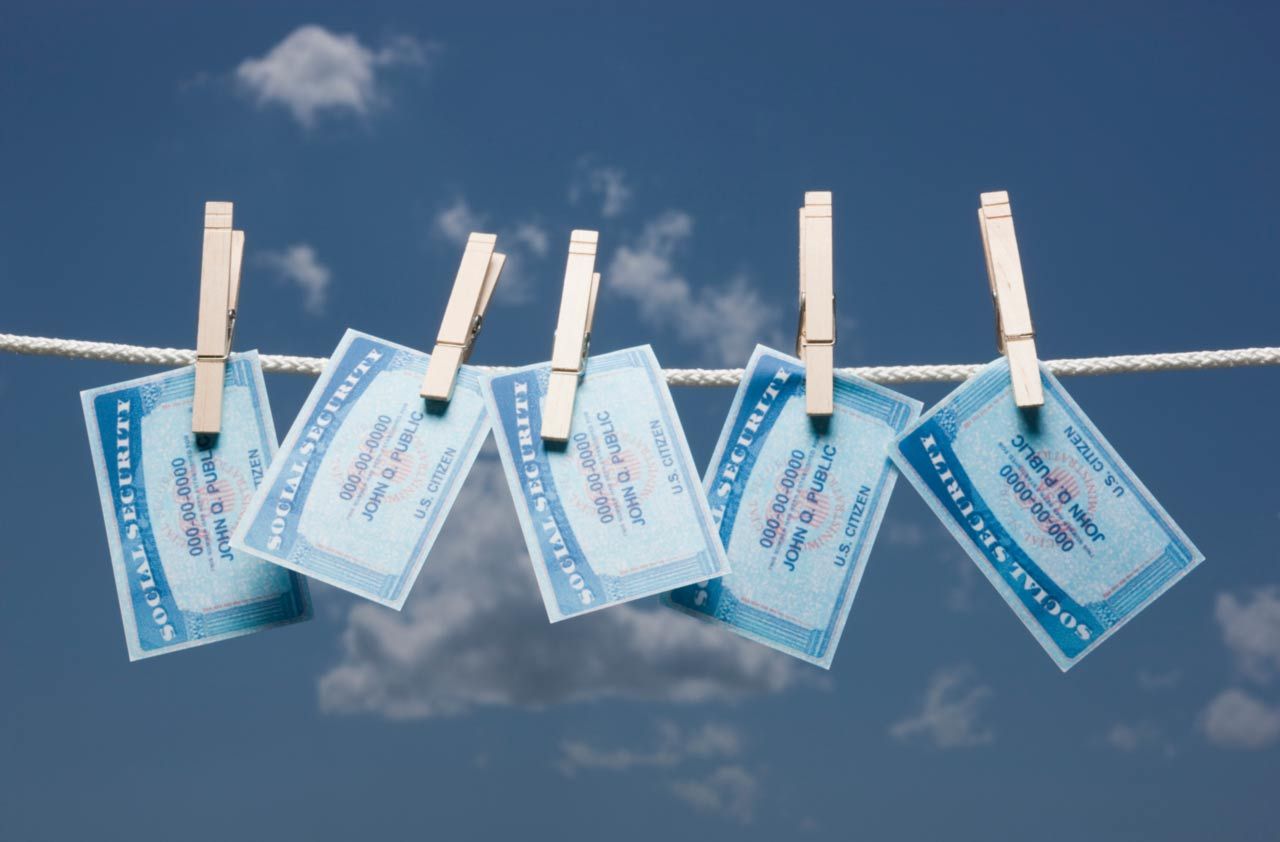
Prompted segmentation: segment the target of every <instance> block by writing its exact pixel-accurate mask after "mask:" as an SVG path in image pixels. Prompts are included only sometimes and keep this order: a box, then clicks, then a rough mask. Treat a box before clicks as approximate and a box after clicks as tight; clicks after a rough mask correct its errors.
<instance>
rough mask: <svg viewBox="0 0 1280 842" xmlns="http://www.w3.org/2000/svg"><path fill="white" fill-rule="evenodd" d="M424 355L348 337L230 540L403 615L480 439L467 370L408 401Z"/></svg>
mask: <svg viewBox="0 0 1280 842" xmlns="http://www.w3.org/2000/svg"><path fill="white" fill-rule="evenodd" d="M429 359H430V358H429V357H428V355H427V354H423V353H421V352H419V351H415V350H413V349H411V348H406V347H404V346H402V345H397V344H395V343H394V342H388V341H386V340H384V339H378V338H376V337H373V336H369V335H368V334H364V333H360V332H359V331H355V330H348V331H347V332H346V335H344V336H343V337H342V341H341V342H339V343H338V347H337V350H335V351H334V352H333V356H332V357H331V358H330V359H329V362H328V364H327V365H326V366H325V369H324V371H323V372H322V373H321V374H320V380H319V381H318V382H317V383H316V386H315V388H314V389H312V390H311V395H310V396H309V397H308V398H307V402H306V404H305V405H304V406H303V408H302V411H301V412H300V413H299V414H298V418H297V420H295V421H294V423H293V428H292V429H290V430H289V434H288V435H287V436H285V440H284V444H283V445H282V446H281V448H280V455H279V456H278V457H276V459H275V461H274V462H272V463H271V470H270V471H268V472H267V480H266V482H264V483H263V484H262V487H261V488H260V489H258V493H257V494H256V495H254V498H253V500H252V501H251V502H250V504H249V510H248V512H247V513H246V515H245V518H244V520H243V521H242V522H241V523H240V526H239V528H238V529H237V530H236V533H235V535H234V537H233V538H232V543H233V544H234V545H235V546H236V547H240V548H243V549H245V550H247V551H249V552H252V553H255V554H257V555H260V556H261V557H263V558H266V559H269V560H271V561H274V562H275V563H276V564H280V565H283V566H284V567H287V568H289V569H290V570H296V571H298V572H299V573H305V574H306V575H308V576H312V577H314V578H316V579H320V580H321V581H324V582H328V583H329V584H331V585H334V586H336V587H339V588H342V589H343V590H347V591H350V592H352V593H354V594H358V595H360V596H363V597H365V598H366V599H371V600H373V601H374V602H379V603H381V604H383V605H388V606H390V607H392V608H396V609H399V608H401V607H402V606H403V605H404V601H405V599H406V598H408V596H409V589H410V588H412V587H413V583H414V581H415V580H416V579H417V578H418V572H419V571H420V570H421V569H422V565H423V563H424V562H425V561H426V558H427V554H428V553H429V552H430V551H431V545H432V544H433V543H434V542H435V540H436V537H437V536H438V535H439V534H440V528H441V527H442V526H443V525H444V521H445V518H446V517H448V514H449V510H450V508H452V506H453V502H454V500H455V498H456V497H457V495H458V491H459V489H460V488H461V486H462V482H463V480H464V479H466V476H467V473H468V472H469V471H470V470H471V465H472V463H473V462H474V461H475V458H476V454H478V453H479V452H480V446H481V445H482V444H483V443H484V439H485V436H486V435H488V432H489V418H488V415H487V413H486V412H485V407H484V401H483V400H482V399H481V396H480V384H479V375H478V374H477V372H476V371H475V369H473V368H472V367H471V366H462V368H461V370H460V372H459V374H458V380H457V385H456V386H455V388H454V393H453V398H452V400H450V401H449V402H448V403H447V404H446V403H439V402H435V401H426V400H424V399H423V398H422V397H421V396H420V395H419V394H418V389H419V387H420V385H421V383H422V377H423V374H424V373H425V372H426V370H427V362H428V361H429Z"/></svg>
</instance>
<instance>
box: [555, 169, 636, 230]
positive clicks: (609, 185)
mask: <svg viewBox="0 0 1280 842" xmlns="http://www.w3.org/2000/svg"><path fill="white" fill-rule="evenodd" d="M587 194H591V195H593V196H597V197H599V199H600V215H601V216H603V217H604V218H605V219H612V218H613V217H616V216H619V215H620V214H621V213H622V212H623V211H625V210H626V209H627V205H629V204H630V203H631V187H630V185H628V184H627V176H626V173H624V172H623V171H622V170H621V169H619V168H618V167H601V166H593V165H592V164H591V163H590V162H589V161H586V160H583V161H580V162H579V163H578V169H577V172H576V173H575V174H574V177H573V181H572V182H571V183H570V185H569V201H570V203H572V204H575V205H576V204H578V202H580V201H581V200H582V199H583V198H584V197H585V196H586V195H587Z"/></svg>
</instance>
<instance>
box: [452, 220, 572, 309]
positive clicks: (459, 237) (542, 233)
mask: <svg viewBox="0 0 1280 842" xmlns="http://www.w3.org/2000/svg"><path fill="white" fill-rule="evenodd" d="M434 224H435V230H436V233H438V234H440V235H441V236H443V237H444V238H445V239H446V240H448V241H449V242H450V243H452V244H453V245H455V246H457V247H458V248H462V247H463V246H464V245H466V243H467V237H469V236H470V235H471V233H472V232H473V231H482V232H483V231H488V228H489V220H488V217H487V216H486V215H485V214H482V213H479V212H477V211H476V210H474V209H473V208H472V207H471V205H470V203H468V202H467V200H466V199H465V198H462V197H459V198H458V199H456V200H455V201H454V202H453V204H451V205H449V206H448V207H446V208H443V209H442V210H441V211H440V212H439V213H437V214H436V217H435V222H434ZM490 233H496V234H497V237H498V252H499V253H501V254H505V255H506V256H507V262H506V263H505V264H504V265H503V267H502V277H501V279H500V280H499V281H498V287H499V292H498V293H497V294H496V295H495V297H494V299H493V302H494V303H495V304H496V303H503V304H521V303H524V302H526V301H528V300H529V296H530V294H531V293H532V284H531V282H530V280H529V272H528V268H529V266H530V265H531V264H533V263H534V262H536V261H538V260H540V259H542V258H544V257H546V256H547V253H548V251H549V250H550V248H551V237H550V235H549V234H548V233H547V230H546V229H545V228H543V227H542V226H541V225H540V224H538V223H537V222H534V221H532V220H526V221H524V222H518V223H516V224H515V225H514V226H511V227H504V228H500V229H498V230H497V231H496V232H490ZM567 243H568V241H567V240H566V245H567Z"/></svg>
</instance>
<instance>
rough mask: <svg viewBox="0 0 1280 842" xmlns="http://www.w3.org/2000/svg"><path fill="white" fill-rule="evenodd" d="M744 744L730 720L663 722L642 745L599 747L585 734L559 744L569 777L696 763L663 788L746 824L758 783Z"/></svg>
mask: <svg viewBox="0 0 1280 842" xmlns="http://www.w3.org/2000/svg"><path fill="white" fill-rule="evenodd" d="M742 748H743V739H742V736H741V735H740V734H739V733H738V731H737V730H736V729H734V728H732V727H730V726H728V725H724V724H720V723H714V722H711V723H707V724H705V725H703V726H701V727H700V728H695V729H691V730H686V729H683V728H681V727H680V726H678V725H676V724H674V723H672V722H659V723H658V726H657V733H656V734H655V735H654V737H653V738H651V739H649V740H646V741H645V743H644V746H643V747H641V748H631V747H609V748H601V747H599V746H596V745H593V744H591V743H589V742H587V741H585V740H581V739H575V740H566V741H565V742H563V743H561V745H560V762H559V767H560V771H561V772H562V773H563V774H564V775H566V776H568V777H573V776H574V775H576V774H577V773H578V772H579V771H580V770H588V771H603V772H615V773H624V772H634V771H637V770H642V769H662V770H676V769H686V768H688V767H694V768H690V769H688V771H687V772H684V773H683V774H680V775H679V776H678V777H677V776H675V775H673V774H668V776H667V777H666V779H665V788H666V789H667V790H668V791H669V792H670V793H671V794H672V795H673V796H675V797H676V798H678V799H680V800H681V801H684V802H685V803H686V804H688V805H690V806H691V807H693V808H694V809H696V810H699V811H701V812H704V813H711V814H715V815H720V816H723V817H725V818H728V819H732V820H733V821H736V822H739V823H742V824H747V823H749V822H750V821H751V820H752V819H753V818H754V814H755V813H754V811H755V806H756V802H757V800H758V790H759V788H760V785H759V782H758V781H757V779H756V776H755V775H754V774H753V773H751V772H750V771H748V770H747V769H746V767H745V766H743V765H742V764H741V763H740V762H738V757H739V755H740V754H741V753H742ZM699 767H701V768H700V769H699Z"/></svg>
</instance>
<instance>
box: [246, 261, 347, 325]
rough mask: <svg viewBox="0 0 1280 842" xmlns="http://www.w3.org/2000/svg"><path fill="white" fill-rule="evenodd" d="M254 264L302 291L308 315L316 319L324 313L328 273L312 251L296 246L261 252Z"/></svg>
mask: <svg viewBox="0 0 1280 842" xmlns="http://www.w3.org/2000/svg"><path fill="white" fill-rule="evenodd" d="M257 260H258V262H259V263H261V264H262V265H264V266H267V267H269V268H271V269H272V270H274V271H275V272H276V274H277V275H279V277H280V280H282V281H284V282H286V283H289V284H293V285H295V286H296V287H298V289H300V290H301V291H302V306H303V307H304V308H305V309H306V311H307V312H308V313H311V314H312V315H317V316H318V315H320V314H321V313H323V312H324V305H325V300H326V299H327V298H328V294H329V282H330V281H331V280H332V273H331V272H330V271H329V267H328V266H325V265H324V264H323V263H321V262H320V259H319V258H318V257H317V256H316V250H315V249H314V248H312V247H311V246H309V245H307V244H306V243H297V244H295V245H292V246H289V247H288V248H285V249H281V250H280V251H268V252H264V253H262V254H260V255H258V257H257Z"/></svg>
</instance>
